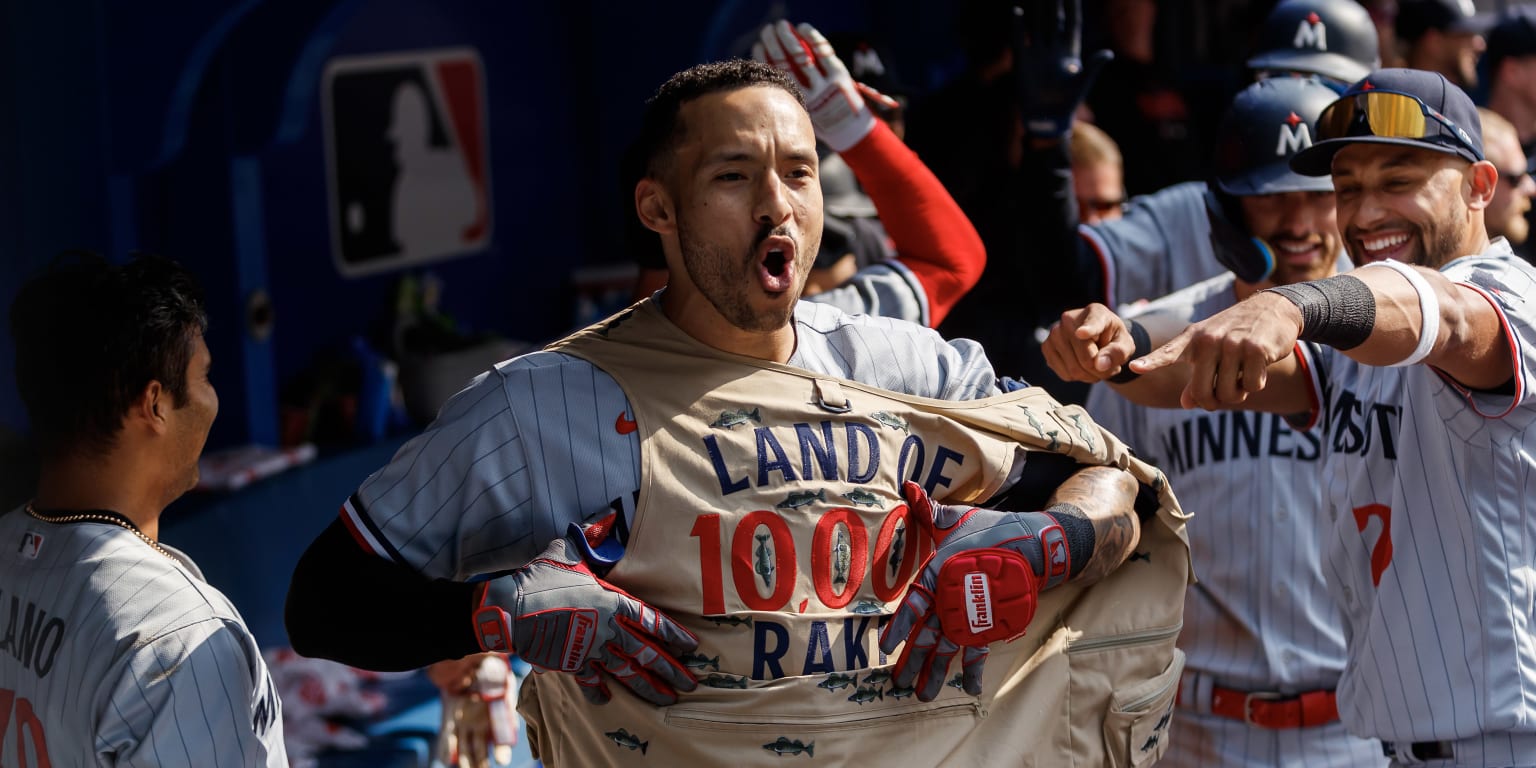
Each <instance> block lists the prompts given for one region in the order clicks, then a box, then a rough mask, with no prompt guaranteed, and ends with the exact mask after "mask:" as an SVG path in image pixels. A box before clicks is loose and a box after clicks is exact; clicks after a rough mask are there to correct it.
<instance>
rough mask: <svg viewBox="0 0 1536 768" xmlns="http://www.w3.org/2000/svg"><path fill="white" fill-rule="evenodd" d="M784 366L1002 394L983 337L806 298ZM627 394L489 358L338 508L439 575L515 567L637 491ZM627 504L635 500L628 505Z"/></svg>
mask: <svg viewBox="0 0 1536 768" xmlns="http://www.w3.org/2000/svg"><path fill="white" fill-rule="evenodd" d="M795 330H796V346H795V352H794V355H793V356H792V357H791V358H790V360H789V364H790V365H794V366H799V367H802V368H806V369H808V370H812V371H818V372H823V373H829V374H833V375H836V376H839V377H842V378H847V379H852V380H855V381H860V382H863V383H866V384H871V385H874V386H878V387H881V388H884V389H890V390H894V391H897V392H904V393H908V394H914V395H919V396H925V397H934V398H942V399H946V400H961V399H973V398H977V397H985V396H988V395H992V394H996V393H997V386H996V381H995V379H994V375H993V372H992V367H991V365H990V364H989V363H988V362H987V360H986V357H985V356H984V355H983V354H982V351H981V348H980V346H979V345H977V344H975V343H974V342H971V341H967V340H963V339H962V340H957V341H954V342H946V341H945V340H944V339H943V338H942V337H940V336H939V335H938V334H937V333H935V332H933V331H932V330H929V329H927V328H922V327H920V326H916V325H913V324H911V323H905V322H901V321H898V320H891V319H888V318H881V317H872V316H867V315H845V314H843V313H842V312H841V311H840V310H838V309H837V308H835V307H831V306H825V305H817V304H813V303H808V302H800V303H799V304H798V305H797V306H796V308H795ZM631 417H632V412H631V411H630V409H629V402H628V400H627V399H626V398H625V396H624V393H623V392H622V391H621V390H620V389H619V386H618V384H617V383H615V382H614V381H613V379H612V378H610V377H609V376H608V375H607V374H605V373H603V372H602V371H600V370H598V369H597V368H595V367H593V366H592V364H591V363H588V362H586V361H584V360H580V359H577V358H574V357H571V356H568V355H564V354H559V353H554V352H535V353H533V354H530V355H524V356H521V357H517V358H513V359H512V360H508V361H506V362H503V363H501V364H499V365H497V366H496V368H495V369H494V370H493V371H491V372H490V373H489V374H487V375H485V376H482V377H481V378H479V379H477V380H476V381H475V382H474V383H473V384H471V385H470V386H469V387H468V388H467V389H465V390H464V391H462V392H460V393H459V394H458V395H455V396H454V398H453V399H452V400H450V401H449V402H448V403H447V404H446V405H444V406H443V410H442V412H441V413H440V414H439V415H438V418H437V420H436V421H435V422H433V424H432V425H431V426H430V427H428V428H427V430H426V431H425V432H424V433H423V434H422V435H420V436H418V437H417V438H415V439H413V440H411V441H410V442H408V443H406V445H405V446H403V447H402V448H401V449H400V451H399V453H397V454H396V455H395V457H394V459H393V460H392V461H391V462H390V463H389V464H388V465H387V466H385V467H384V468H383V469H381V470H379V471H378V472H376V473H374V474H373V475H372V476H371V477H369V478H368V479H367V480H366V481H364V483H363V484H362V486H361V487H360V488H359V489H358V491H357V493H355V494H354V495H353V497H352V498H351V499H350V500H348V501H347V503H346V504H345V505H344V506H343V509H342V519H343V521H344V522H345V523H346V524H347V525H348V527H349V528H350V529H351V530H352V532H353V533H354V535H356V536H358V537H359V538H360V539H362V540H363V541H364V542H365V543H366V545H367V546H368V547H369V548H370V549H372V550H373V551H374V552H375V553H376V554H378V555H380V556H383V557H389V558H392V559H395V560H398V561H400V562H404V563H406V564H408V565H410V566H412V567H413V568H416V569H417V570H419V571H421V572H422V573H424V574H425V575H427V576H431V577H434V578H452V579H459V580H463V579H466V578H469V577H471V576H474V575H476V574H482V573H490V572H495V571H501V570H507V569H511V568H516V567H518V566H521V565H522V564H524V563H526V562H527V561H528V560H529V559H531V558H532V557H533V556H534V555H536V554H538V552H539V551H540V550H541V549H543V547H544V546H545V545H546V544H548V543H549V541H550V540H551V539H553V538H554V537H556V536H559V535H562V534H563V533H564V532H565V527H566V525H567V524H568V523H569V522H572V521H586V520H589V519H592V518H595V517H598V516H601V515H604V514H606V513H607V512H608V511H609V510H610V509H611V506H612V504H613V503H614V502H615V500H620V503H623V500H629V502H630V503H631V504H632V502H633V499H634V495H635V493H636V492H637V491H638V489H639V488H640V478H639V473H640V466H639V465H640V446H639V443H638V441H637V440H636V439H635V435H634V433H633V431H632V425H631V426H626V420H627V419H629V418H631ZM632 508H633V507H632V506H630V507H629V509H630V510H632Z"/></svg>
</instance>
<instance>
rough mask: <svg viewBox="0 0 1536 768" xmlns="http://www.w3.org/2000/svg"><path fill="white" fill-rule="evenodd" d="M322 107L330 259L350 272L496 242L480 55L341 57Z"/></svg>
mask: <svg viewBox="0 0 1536 768" xmlns="http://www.w3.org/2000/svg"><path fill="white" fill-rule="evenodd" d="M321 111H322V115H323V119H324V122H325V154H326V180H327V183H328V186H329V190H330V229H331V245H332V256H333V259H334V261H335V263H336V267H337V269H338V270H339V271H340V272H341V273H342V274H344V275H348V276H355V275H364V274H370V273H374V272H381V271H385V270H394V269H400V268H402V267H405V266H409V265H413V264H422V263H427V262H433V261H441V260H443V259H447V258H453V257H457V256H466V255H470V254H473V253H477V252H479V251H483V250H485V249H486V248H487V247H488V246H489V245H490V241H491V182H490V161H489V158H490V147H489V145H488V143H487V131H486V122H485V120H486V116H485V115H486V110H485V77H484V68H483V67H482V66H481V63H480V57H479V54H477V53H476V52H475V51H474V50H473V49H470V48H450V49H440V50H431V51H416V52H407V53H397V54H387V55H377V56H352V57H342V58H337V59H333V60H332V61H331V62H330V63H329V64H328V65H327V66H326V68H325V74H324V77H323V95H322V97H321Z"/></svg>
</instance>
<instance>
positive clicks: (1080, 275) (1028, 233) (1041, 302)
mask: <svg viewBox="0 0 1536 768" xmlns="http://www.w3.org/2000/svg"><path fill="white" fill-rule="evenodd" d="M1068 141H1070V137H1069V138H1067V139H1063V140H1062V141H1059V142H1052V143H1049V144H1044V145H1031V143H1030V142H1029V140H1028V139H1026V140H1025V141H1024V152H1023V158H1022V162H1021V163H1020V164H1019V180H1018V182H1017V183H1018V184H1019V185H1020V187H1021V189H1022V192H1021V197H1022V198H1023V204H1024V210H1026V211H1039V212H1040V213H1039V215H1038V216H1018V217H1016V219H1015V221H1017V222H1018V225H1019V227H1020V228H1021V231H1020V232H1019V233H1018V235H1017V237H1016V238H1015V240H1014V242H1015V243H1016V244H1017V246H1018V247H1019V248H1020V249H1022V250H1023V251H1024V252H1023V253H1020V254H1018V258H1016V259H1014V260H1013V261H1014V262H1015V263H1017V264H1018V265H1019V266H1020V267H1023V268H1025V269H1026V270H1027V274H1021V275H1019V276H1018V278H1019V281H1018V282H1017V283H1016V285H1018V286H1019V287H1020V288H1021V289H1022V290H1023V291H1024V292H1025V293H1026V296H1027V298H1029V299H1030V301H1031V303H1032V304H1033V306H1034V307H1035V308H1036V309H1037V311H1038V313H1039V316H1040V319H1041V321H1042V322H1045V323H1046V324H1047V325H1048V324H1049V323H1050V322H1054V321H1055V320H1056V319H1057V316H1059V315H1060V314H1061V313H1062V312H1063V311H1065V310H1068V309H1074V308H1077V307H1081V306H1085V305H1087V304H1090V303H1092V302H1095V301H1097V302H1104V300H1105V296H1104V266H1103V264H1102V263H1101V262H1100V261H1099V256H1098V254H1096V253H1094V251H1093V247H1092V246H1090V245H1089V244H1088V243H1087V242H1086V241H1085V240H1083V238H1081V237H1079V236H1078V234H1077V224H1078V218H1077V193H1076V190H1075V187H1074V185H1073V183H1072V158H1071V155H1070V154H1069V153H1068V149H1069V144H1068Z"/></svg>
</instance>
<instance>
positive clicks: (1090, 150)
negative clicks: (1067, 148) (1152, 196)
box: [1071, 123, 1125, 224]
mask: <svg viewBox="0 0 1536 768" xmlns="http://www.w3.org/2000/svg"><path fill="white" fill-rule="evenodd" d="M1071 157H1072V189H1073V191H1074V192H1075V193H1076V195H1077V217H1078V220H1080V221H1082V222H1083V223H1084V224H1097V223H1099V222H1101V221H1114V220H1115V219H1118V218H1120V217H1121V216H1124V215H1125V160H1124V158H1122V157H1121V156H1120V147H1119V146H1117V145H1116V144H1115V140H1114V139H1111V138H1110V137H1109V134H1107V133H1105V132H1103V131H1101V130H1099V127H1098V126H1096V125H1094V124H1093V123H1078V124H1077V125H1075V126H1073V128H1072V138H1071Z"/></svg>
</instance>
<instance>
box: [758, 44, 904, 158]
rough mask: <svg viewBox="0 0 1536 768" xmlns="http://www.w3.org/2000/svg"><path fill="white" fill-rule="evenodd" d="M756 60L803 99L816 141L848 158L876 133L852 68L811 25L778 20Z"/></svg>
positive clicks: (759, 47) (873, 122)
mask: <svg viewBox="0 0 1536 768" xmlns="http://www.w3.org/2000/svg"><path fill="white" fill-rule="evenodd" d="M758 38H759V42H757V43H754V44H753V46H752V58H754V59H757V60H758V61H761V62H763V63H765V64H771V65H773V66H774V67H777V68H778V69H780V70H782V71H784V72H785V73H787V74H788V75H789V76H790V77H791V78H794V80H795V82H797V83H799V84H800V90H801V91H802V92H803V93H804V94H805V103H806V107H807V109H809V110H810V113H811V124H812V125H813V126H815V128H816V138H818V139H820V140H821V141H823V142H825V143H826V145H827V146H829V147H831V148H832V149H833V150H834V151H836V152H844V151H847V150H848V149H850V148H852V147H853V145H855V144H858V143H859V142H860V141H863V140H864V137H865V136H868V135H869V132H870V131H873V130H874V129H875V120H876V118H875V114H874V113H873V112H871V111H870V110H869V105H867V104H865V103H864V97H863V96H861V95H860V94H859V88H858V86H857V84H856V83H854V81H853V75H851V74H849V73H848V67H846V66H844V65H843V62H842V60H841V59H839V58H838V57H837V54H836V53H834V52H833V51H832V44H831V43H829V42H827V38H825V37H823V36H822V34H821V33H820V32H818V31H816V28H815V27H813V26H811V25H809V24H801V25H800V26H799V27H798V32H797V28H795V27H791V26H790V25H789V22H788V21H783V20H780V21H778V22H775V23H773V24H768V25H766V26H764V27H763V29H762V32H760V33H759V34H758Z"/></svg>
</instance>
